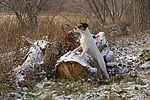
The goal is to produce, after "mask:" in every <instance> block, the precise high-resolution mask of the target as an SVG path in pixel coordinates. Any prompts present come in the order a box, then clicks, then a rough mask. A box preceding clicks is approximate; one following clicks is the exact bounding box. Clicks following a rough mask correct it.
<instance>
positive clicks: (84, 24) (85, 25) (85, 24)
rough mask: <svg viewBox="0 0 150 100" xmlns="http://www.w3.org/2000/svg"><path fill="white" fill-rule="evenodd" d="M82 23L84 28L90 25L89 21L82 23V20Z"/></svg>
mask: <svg viewBox="0 0 150 100" xmlns="http://www.w3.org/2000/svg"><path fill="white" fill-rule="evenodd" d="M81 24H82V26H83V27H84V28H87V27H88V26H89V25H88V24H87V23H82V22H81Z"/></svg>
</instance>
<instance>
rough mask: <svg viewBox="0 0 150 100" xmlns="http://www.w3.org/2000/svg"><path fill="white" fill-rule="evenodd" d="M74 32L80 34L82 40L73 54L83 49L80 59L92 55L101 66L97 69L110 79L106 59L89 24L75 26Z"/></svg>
mask: <svg viewBox="0 0 150 100" xmlns="http://www.w3.org/2000/svg"><path fill="white" fill-rule="evenodd" d="M73 32H78V33H80V35H81V39H80V46H79V47H78V48H76V49H74V50H73V51H72V52H73V53H75V52H76V51H78V50H80V49H82V50H83V51H82V53H81V55H80V57H82V56H83V55H84V54H85V53H88V54H90V55H91V56H92V57H93V59H95V60H96V61H97V62H98V64H99V66H100V67H99V68H97V69H98V72H100V70H102V71H103V72H104V74H105V76H106V78H109V75H108V72H107V70H106V65H105V62H104V58H103V56H102V55H101V53H100V51H99V50H98V48H97V46H96V43H95V40H94V39H93V37H92V34H91V33H90V30H89V29H88V24H86V23H82V22H81V23H80V24H79V25H77V26H75V28H74V29H73Z"/></svg>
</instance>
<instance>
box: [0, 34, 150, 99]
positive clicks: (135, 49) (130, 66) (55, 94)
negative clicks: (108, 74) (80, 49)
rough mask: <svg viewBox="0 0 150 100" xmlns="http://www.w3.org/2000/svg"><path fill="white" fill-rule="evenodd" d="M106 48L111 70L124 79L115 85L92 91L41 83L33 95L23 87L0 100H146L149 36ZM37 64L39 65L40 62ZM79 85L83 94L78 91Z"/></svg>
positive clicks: (87, 86) (148, 93)
mask: <svg viewBox="0 0 150 100" xmlns="http://www.w3.org/2000/svg"><path fill="white" fill-rule="evenodd" d="M109 44H110V46H111V50H112V51H113V52H114V53H115V60H114V62H115V64H116V65H117V66H116V67H115V68H119V69H124V70H123V72H122V73H123V75H125V76H126V77H124V78H123V79H122V80H120V81H119V80H118V81H119V82H115V81H110V82H111V84H105V83H103V84H102V85H98V86H95V87H92V85H91V84H90V83H87V82H81V81H82V80H81V81H80V82H71V83H68V84H67V85H66V86H65V85H64V84H65V83H66V82H67V81H65V82H64V81H58V80H57V81H55V80H50V81H47V80H43V81H42V82H40V83H38V84H37V85H36V87H35V90H37V92H30V91H29V89H28V88H27V87H23V88H22V89H21V90H19V91H18V92H9V93H7V94H3V93H2V92H1V95H0V97H1V98H2V99H3V98H5V99H4V100H6V99H8V98H10V97H11V99H15V100H22V99H26V100H28V99H34V100H41V99H43V98H45V97H47V96H49V98H51V99H52V98H53V99H55V100H116V99H117V100H150V69H149V68H150V55H149V54H150V34H142V33H140V34H138V35H135V36H130V37H129V36H128V37H121V38H118V39H116V40H115V41H109ZM29 54H30V53H29ZM37 57H38V56H37ZM64 57H65V56H64ZM70 58H71V57H70ZM141 58H142V59H141ZM63 59H64V58H63ZM65 59H66V60H67V59H68V58H65ZM38 61H39V63H41V60H38ZM25 62H26V61H25ZM83 65H84V63H83ZM119 74H120V73H118V74H117V75H119ZM117 75H115V76H117ZM128 75H129V76H130V77H129V76H128ZM112 78H113V77H112ZM106 81H107V80H106ZM102 82H103V81H102ZM96 84H97V83H96ZM79 85H80V86H82V87H83V88H82V89H83V90H84V91H83V90H82V89H79V88H80V87H79ZM64 86H65V87H64ZM39 88H40V89H39ZM68 88H69V89H70V88H71V89H72V91H74V92H71V90H69V89H68ZM81 90H82V91H81ZM70 92H71V93H70Z"/></svg>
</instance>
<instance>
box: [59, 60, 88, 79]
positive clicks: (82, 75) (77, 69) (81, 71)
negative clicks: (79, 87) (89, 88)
mask: <svg viewBox="0 0 150 100" xmlns="http://www.w3.org/2000/svg"><path fill="white" fill-rule="evenodd" d="M56 72H57V76H59V77H60V78H69V79H72V78H73V79H87V78H88V70H87V68H86V67H84V66H82V65H81V64H79V63H77V62H73V61H68V62H62V63H59V65H57V69H56Z"/></svg>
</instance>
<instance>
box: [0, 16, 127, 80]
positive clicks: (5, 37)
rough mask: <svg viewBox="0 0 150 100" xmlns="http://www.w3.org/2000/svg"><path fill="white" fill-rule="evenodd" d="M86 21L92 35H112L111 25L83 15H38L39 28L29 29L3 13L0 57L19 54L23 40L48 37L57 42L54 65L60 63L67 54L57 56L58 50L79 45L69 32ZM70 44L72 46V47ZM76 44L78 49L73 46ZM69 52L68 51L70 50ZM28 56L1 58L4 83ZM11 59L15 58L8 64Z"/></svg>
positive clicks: (0, 70) (0, 27) (0, 74)
mask: <svg viewBox="0 0 150 100" xmlns="http://www.w3.org/2000/svg"><path fill="white" fill-rule="evenodd" d="M107 20H109V18H107ZM123 20H124V23H125V22H128V21H129V20H128V17H127V18H124V19H123ZM80 21H82V22H86V23H88V24H89V25H90V26H89V28H90V30H91V32H92V33H95V34H96V33H98V32H99V31H104V32H106V35H109V34H108V33H110V29H109V28H110V26H109V25H108V24H107V25H104V26H101V25H100V24H99V23H98V22H96V21H95V20H94V19H92V18H89V17H87V16H83V15H80V14H70V15H69V14H68V15H67V14H65V15H64V14H59V15H57V14H47V15H46V14H42V15H39V16H38V25H37V26H36V27H30V28H28V29H22V28H20V26H19V25H18V24H17V20H16V18H15V16H14V15H8V14H0V32H1V33H0V38H1V39H0V42H1V44H0V55H1V54H4V53H7V52H10V51H18V50H19V49H20V48H22V47H24V45H23V44H22V41H21V37H22V36H27V37H29V38H31V39H34V40H38V39H42V37H43V36H48V37H49V41H50V42H52V43H53V46H52V47H51V48H50V49H51V50H49V51H50V52H49V53H50V54H51V55H52V56H50V58H49V60H50V59H53V60H51V63H53V64H52V66H54V64H55V63H56V60H57V59H58V58H59V57H60V56H61V55H63V54H64V53H65V52H61V53H59V55H55V54H54V53H55V52H56V51H62V49H64V48H66V45H67V48H69V46H71V47H73V48H69V49H74V48H75V47H76V46H77V45H74V44H71V45H70V42H72V41H73V40H68V34H67V33H68V31H70V30H72V29H73V27H74V26H75V25H76V23H77V22H80ZM108 37H110V36H108ZM68 44H69V45H68ZM73 45H74V46H73ZM69 49H67V50H69ZM23 56H24V54H21V55H20V52H15V54H14V55H12V56H9V57H8V56H4V57H3V58H2V59H0V66H1V67H0V76H1V77H0V79H1V80H0V82H2V81H6V80H5V79H6V78H5V77H6V76H7V74H6V73H7V72H9V71H10V70H11V69H12V68H13V67H14V66H17V65H18V64H21V62H22V60H21V58H22V57H23ZM8 58H9V59H10V58H15V59H12V60H11V61H8Z"/></svg>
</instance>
